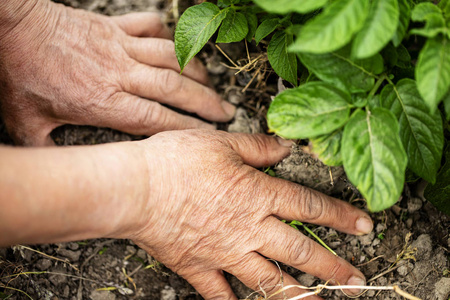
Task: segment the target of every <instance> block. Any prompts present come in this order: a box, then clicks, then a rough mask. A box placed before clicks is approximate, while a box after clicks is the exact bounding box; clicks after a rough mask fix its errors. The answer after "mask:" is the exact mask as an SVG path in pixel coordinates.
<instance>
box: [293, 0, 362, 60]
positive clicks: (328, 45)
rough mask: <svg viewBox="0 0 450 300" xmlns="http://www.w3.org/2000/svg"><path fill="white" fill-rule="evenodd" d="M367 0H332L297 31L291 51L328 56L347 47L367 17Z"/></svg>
mask: <svg viewBox="0 0 450 300" xmlns="http://www.w3.org/2000/svg"><path fill="white" fill-rule="evenodd" d="M368 10H369V1H367V0H335V1H333V2H332V3H331V4H330V5H329V6H327V7H325V9H324V11H323V12H322V13H321V14H319V15H318V16H317V17H315V18H313V19H311V20H310V21H308V22H307V23H306V24H305V26H304V27H303V28H302V29H301V30H300V33H299V35H298V38H297V40H296V41H295V43H294V44H293V45H292V46H291V47H289V51H292V52H308V53H316V54H321V53H327V52H331V51H335V50H337V49H339V48H341V47H342V46H344V45H346V44H347V43H348V42H350V40H351V39H352V37H353V35H354V34H355V33H356V32H358V31H359V30H360V29H361V28H362V26H363V24H364V21H365V19H366V17H367V13H368Z"/></svg>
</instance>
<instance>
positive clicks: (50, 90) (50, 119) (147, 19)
mask: <svg viewBox="0 0 450 300" xmlns="http://www.w3.org/2000/svg"><path fill="white" fill-rule="evenodd" d="M170 38H171V34H170V32H169V30H168V28H167V27H166V26H165V25H164V24H162V23H161V21H160V18H159V17H158V15H157V14H152V13H135V14H129V15H124V16H119V17H106V16H102V15H97V14H93V13H90V12H87V11H82V10H75V9H72V8H68V7H64V6H62V5H60V4H55V3H53V2H50V1H47V0H5V1H1V3H0V108H1V115H2V117H3V119H4V121H5V124H6V127H7V129H8V131H9V133H10V135H11V136H12V137H13V139H14V140H15V142H16V143H18V144H23V145H48V144H52V140H51V138H50V137H49V133H50V132H51V131H52V130H53V129H54V128H55V127H57V126H60V125H63V124H67V123H69V124H80V125H93V126H100V127H110V128H114V129H118V130H121V131H124V132H127V133H131V134H138V135H141V134H142V135H152V134H154V133H157V132H160V131H164V130H173V129H187V128H214V126H213V125H211V124H208V123H206V122H203V121H201V120H199V119H197V118H194V117H190V116H186V115H182V114H179V113H176V112H175V111H173V110H171V109H170V108H169V107H167V106H172V107H176V108H179V109H181V110H184V111H186V112H190V113H195V114H197V115H198V116H200V117H201V118H203V119H205V120H209V121H218V122H223V121H228V120H230V119H231V118H232V117H233V115H234V111H235V108H234V107H233V106H232V105H231V104H229V103H227V102H225V101H223V100H222V99H221V98H220V97H219V95H217V94H216V93H215V92H214V91H213V90H211V89H210V88H208V87H207V85H208V77H207V72H206V70H205V68H204V67H203V66H202V65H201V63H199V62H198V61H193V62H192V63H191V64H190V65H189V66H188V67H187V68H186V69H185V71H184V72H183V76H182V75H180V74H179V67H178V63H177V60H176V57H175V51H174V45H173V42H172V41H171V40H170Z"/></svg>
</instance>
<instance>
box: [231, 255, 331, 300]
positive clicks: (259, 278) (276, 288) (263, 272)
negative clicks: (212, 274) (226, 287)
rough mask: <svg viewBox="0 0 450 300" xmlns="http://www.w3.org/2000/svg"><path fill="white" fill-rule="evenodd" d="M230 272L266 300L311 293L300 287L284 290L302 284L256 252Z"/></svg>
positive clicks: (316, 297)
mask: <svg viewBox="0 0 450 300" xmlns="http://www.w3.org/2000/svg"><path fill="white" fill-rule="evenodd" d="M227 271H228V270H227ZM228 272H230V273H232V274H233V275H234V276H236V277H237V278H238V279H239V280H240V281H241V282H242V283H244V284H245V285H246V286H248V287H249V288H251V289H253V290H255V291H257V292H258V293H260V294H261V295H263V296H264V299H267V298H271V299H272V298H273V299H281V298H282V299H289V298H292V297H295V296H298V295H300V294H304V293H305V292H310V291H309V290H305V289H301V288H299V287H292V288H289V289H283V287H287V286H291V285H294V286H300V284H299V283H298V282H297V281H296V280H295V279H294V278H292V277H291V276H290V275H288V274H287V273H285V272H283V271H281V270H280V269H279V268H278V267H277V266H276V265H275V264H273V263H271V262H270V261H268V260H267V259H265V258H264V257H262V256H261V255H259V254H258V253H255V252H251V253H248V254H247V257H246V258H245V259H244V260H243V261H242V262H241V265H239V266H235V268H234V269H231V270H229V271H228ZM304 299H307V300H319V299H322V298H320V297H318V296H310V297H307V298H304Z"/></svg>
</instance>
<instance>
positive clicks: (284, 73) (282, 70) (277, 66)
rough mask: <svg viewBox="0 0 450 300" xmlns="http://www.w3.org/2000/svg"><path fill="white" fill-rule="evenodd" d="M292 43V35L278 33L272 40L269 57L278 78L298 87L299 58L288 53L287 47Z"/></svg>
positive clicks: (268, 50) (282, 32)
mask: <svg viewBox="0 0 450 300" xmlns="http://www.w3.org/2000/svg"><path fill="white" fill-rule="evenodd" d="M292 43H293V36H292V35H290V34H286V33H285V32H284V31H278V32H277V33H275V34H274V35H273V37H272V39H271V40H270V43H269V46H268V47H267V56H268V58H269V62H270V65H271V66H272V68H273V69H274V70H275V72H276V73H277V74H278V76H280V77H281V78H283V79H284V80H287V81H289V82H290V83H292V84H293V85H295V86H297V81H298V80H297V57H296V56H295V54H294V53H288V52H287V47H288V46H289V45H290V44H292Z"/></svg>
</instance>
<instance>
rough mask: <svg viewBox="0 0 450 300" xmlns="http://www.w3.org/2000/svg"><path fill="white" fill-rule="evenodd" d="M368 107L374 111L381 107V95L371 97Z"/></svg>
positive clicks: (368, 100)
mask: <svg viewBox="0 0 450 300" xmlns="http://www.w3.org/2000/svg"><path fill="white" fill-rule="evenodd" d="M367 105H368V106H369V110H372V109H374V108H376V107H381V100H380V94H377V95H373V96H372V97H369V98H368V99H367Z"/></svg>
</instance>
